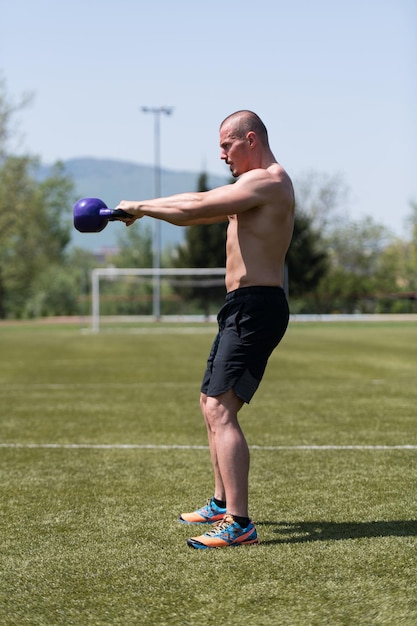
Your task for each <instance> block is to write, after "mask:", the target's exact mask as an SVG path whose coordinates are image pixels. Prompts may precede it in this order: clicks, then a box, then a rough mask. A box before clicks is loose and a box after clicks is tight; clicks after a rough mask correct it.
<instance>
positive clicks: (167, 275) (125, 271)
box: [91, 267, 226, 332]
mask: <svg viewBox="0 0 417 626" xmlns="http://www.w3.org/2000/svg"><path fill="white" fill-rule="evenodd" d="M225 272H226V271H225V269H224V268H222V267H217V268H160V269H156V268H114V267H106V268H96V269H93V270H92V272H91V297H92V311H91V324H92V330H93V332H99V330H100V327H101V326H102V324H104V323H109V322H111V323H114V322H116V323H126V322H135V321H141V320H144V321H149V320H155V321H157V320H161V321H164V320H172V321H212V320H213V319H215V315H217V311H218V309H219V308H220V307H221V305H222V304H223V303H224V297H225V293H226V290H225V285H224V277H225Z"/></svg>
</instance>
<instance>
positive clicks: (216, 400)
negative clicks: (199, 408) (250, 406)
mask: <svg viewBox="0 0 417 626" xmlns="http://www.w3.org/2000/svg"><path fill="white" fill-rule="evenodd" d="M242 405H243V401H242V400H241V399H240V398H238V397H237V396H236V394H235V393H234V391H233V390H232V389H230V390H229V391H226V392H225V393H223V394H221V395H220V396H206V397H205V401H204V416H205V418H206V420H207V422H208V424H209V425H210V427H211V428H212V429H213V430H215V429H216V427H217V428H218V427H219V426H223V425H226V424H229V423H231V422H236V421H237V414H238V411H239V410H240V409H241V407H242Z"/></svg>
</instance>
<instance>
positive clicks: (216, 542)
mask: <svg viewBox="0 0 417 626" xmlns="http://www.w3.org/2000/svg"><path fill="white" fill-rule="evenodd" d="M187 543H188V545H189V546H190V548H197V549H206V548H227V546H247V545H251V544H255V543H258V535H257V533H256V528H255V525H254V523H253V522H252V521H250V522H249V524H248V526H247V527H246V528H242V527H241V526H239V524H238V523H237V522H235V520H234V517H233V515H225V516H224V518H223V519H222V520H221V521H220V522H217V524H215V525H214V527H213V528H212V529H211V530H209V531H208V532H207V533H205V534H204V535H200V536H199V537H191V539H187Z"/></svg>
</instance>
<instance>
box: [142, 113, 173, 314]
mask: <svg viewBox="0 0 417 626" xmlns="http://www.w3.org/2000/svg"><path fill="white" fill-rule="evenodd" d="M173 110H174V107H171V106H159V107H148V106H142V107H141V111H142V113H152V114H153V116H154V155H155V158H154V195H155V198H159V197H160V195H161V128H160V127H161V115H162V114H164V115H171V113H172V112H173ZM160 267H161V222H160V221H159V220H153V269H154V270H158V269H159V268H160ZM153 314H154V317H155V319H159V318H160V316H161V284H160V277H159V275H158V273H156V274H155V276H154V285H153Z"/></svg>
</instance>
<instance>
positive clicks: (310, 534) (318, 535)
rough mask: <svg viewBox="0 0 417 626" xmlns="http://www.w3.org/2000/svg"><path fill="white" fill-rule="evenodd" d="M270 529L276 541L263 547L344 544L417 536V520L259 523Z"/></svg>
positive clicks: (266, 542) (258, 523)
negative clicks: (362, 540) (374, 538)
mask: <svg viewBox="0 0 417 626" xmlns="http://www.w3.org/2000/svg"><path fill="white" fill-rule="evenodd" d="M256 526H258V527H259V526H265V527H270V528H271V530H272V532H273V533H274V534H277V535H280V536H279V537H277V538H276V539H266V540H263V541H262V545H266V544H277V543H305V542H307V541H341V540H343V539H361V538H373V537H417V520H392V521H374V522H268V521H263V522H256Z"/></svg>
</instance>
